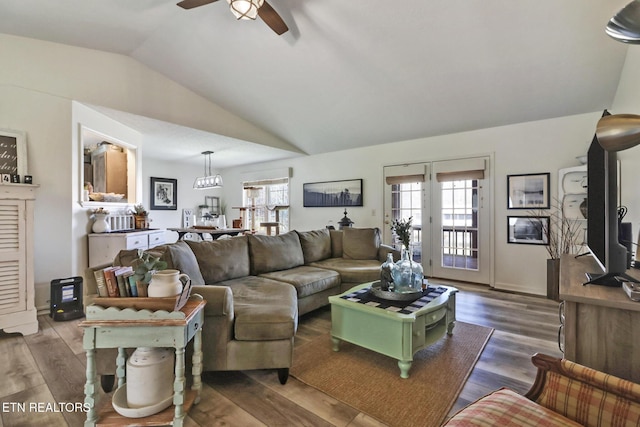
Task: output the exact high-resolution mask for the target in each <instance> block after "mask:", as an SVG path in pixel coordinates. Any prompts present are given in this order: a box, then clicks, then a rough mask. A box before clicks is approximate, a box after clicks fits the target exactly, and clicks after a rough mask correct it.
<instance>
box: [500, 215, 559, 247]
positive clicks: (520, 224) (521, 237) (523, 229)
mask: <svg viewBox="0 0 640 427" xmlns="http://www.w3.org/2000/svg"><path fill="white" fill-rule="evenodd" d="M507 236H508V237H507V243H522V244H526V245H548V244H549V217H548V216H508V217H507Z"/></svg>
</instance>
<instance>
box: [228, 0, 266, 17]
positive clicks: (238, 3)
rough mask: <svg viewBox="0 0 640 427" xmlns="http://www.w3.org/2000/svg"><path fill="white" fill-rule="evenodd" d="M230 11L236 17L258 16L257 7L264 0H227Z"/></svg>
mask: <svg viewBox="0 0 640 427" xmlns="http://www.w3.org/2000/svg"><path fill="white" fill-rule="evenodd" d="M227 3H229V9H231V13H233V15H234V16H235V17H236V18H237V19H251V20H254V19H256V18H257V17H258V9H260V7H261V6H262V4H263V3H264V0H227Z"/></svg>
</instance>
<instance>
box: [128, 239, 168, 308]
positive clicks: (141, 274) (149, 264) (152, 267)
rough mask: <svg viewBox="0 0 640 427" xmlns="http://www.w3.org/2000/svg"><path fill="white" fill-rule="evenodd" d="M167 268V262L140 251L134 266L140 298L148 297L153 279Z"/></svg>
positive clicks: (134, 276) (134, 275)
mask: <svg viewBox="0 0 640 427" xmlns="http://www.w3.org/2000/svg"><path fill="white" fill-rule="evenodd" d="M165 268H167V263H166V261H161V260H160V257H157V256H154V255H152V254H150V253H149V252H145V251H144V250H142V249H140V250H138V259H137V260H136V261H135V262H134V264H133V278H134V280H135V281H136V286H137V288H138V296H139V297H146V296H147V288H148V287H149V282H150V281H151V277H152V276H153V274H154V273H155V272H156V271H158V270H164V269H165Z"/></svg>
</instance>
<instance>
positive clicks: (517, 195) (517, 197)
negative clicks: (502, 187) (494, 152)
mask: <svg viewBox="0 0 640 427" xmlns="http://www.w3.org/2000/svg"><path fill="white" fill-rule="evenodd" d="M550 175H551V174H550V173H549V172H546V173H529V174H521V175H507V199H508V200H507V208H509V209H549V207H550V198H549V187H550V184H549V181H550Z"/></svg>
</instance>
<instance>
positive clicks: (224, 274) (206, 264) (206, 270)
mask: <svg viewBox="0 0 640 427" xmlns="http://www.w3.org/2000/svg"><path fill="white" fill-rule="evenodd" d="M185 242H186V243H187V244H188V245H189V247H190V248H191V250H192V251H193V253H194V254H195V256H196V259H197V260H198V264H199V265H200V272H201V273H202V277H203V278H204V281H205V283H206V284H207V285H213V284H215V283H218V282H222V281H223V280H231V279H237V278H239V277H245V276H248V275H249V245H248V240H247V237H246V236H237V237H232V238H230V239H216V240H213V241H204V242H194V241H191V240H185Z"/></svg>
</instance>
